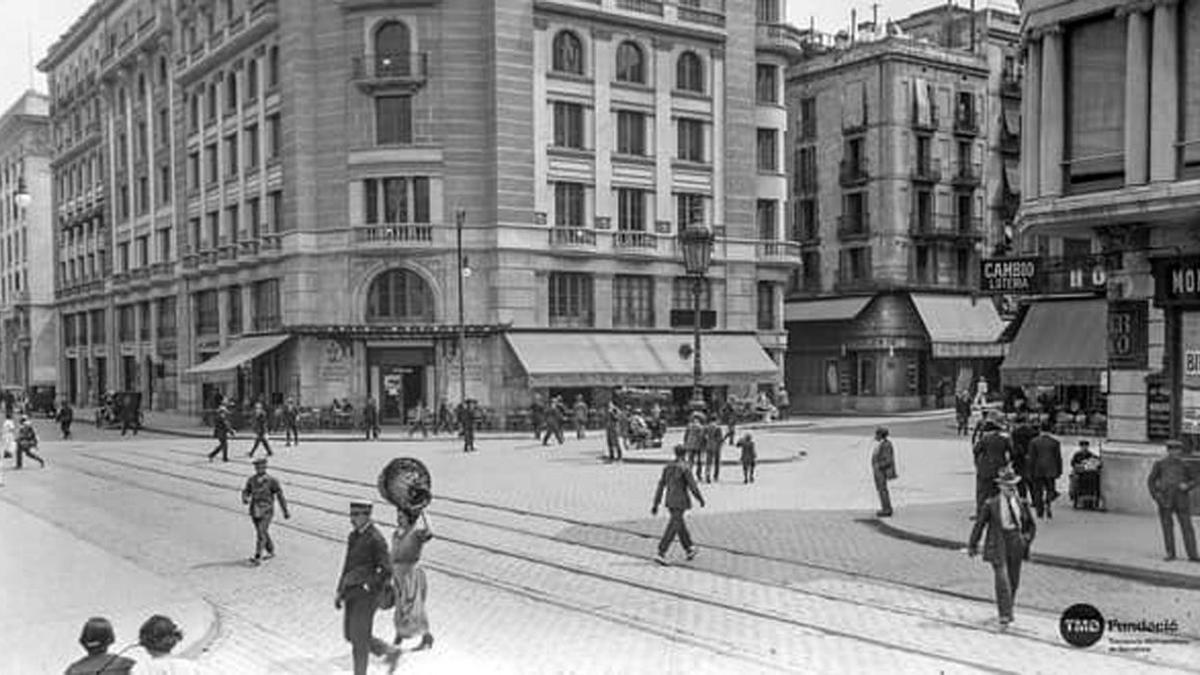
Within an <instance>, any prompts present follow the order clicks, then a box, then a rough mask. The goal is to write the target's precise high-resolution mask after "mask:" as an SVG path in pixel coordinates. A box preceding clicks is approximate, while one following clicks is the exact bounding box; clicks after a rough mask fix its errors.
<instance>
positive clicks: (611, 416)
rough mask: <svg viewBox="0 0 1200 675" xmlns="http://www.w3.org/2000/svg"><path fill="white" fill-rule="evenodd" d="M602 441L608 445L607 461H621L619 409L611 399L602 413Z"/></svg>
mask: <svg viewBox="0 0 1200 675" xmlns="http://www.w3.org/2000/svg"><path fill="white" fill-rule="evenodd" d="M604 443H605V445H607V446H608V461H610V462H619V461H621V459H622V456H621V409H620V408H618V407H617V404H616V402H615V401H611V400H610V401H609V402H608V405H607V406H606V407H605V413H604Z"/></svg>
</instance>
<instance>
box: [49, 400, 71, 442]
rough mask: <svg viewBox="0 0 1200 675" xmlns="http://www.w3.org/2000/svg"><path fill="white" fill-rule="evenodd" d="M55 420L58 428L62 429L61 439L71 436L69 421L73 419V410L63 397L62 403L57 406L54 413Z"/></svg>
mask: <svg viewBox="0 0 1200 675" xmlns="http://www.w3.org/2000/svg"><path fill="white" fill-rule="evenodd" d="M54 419H55V421H57V422H58V428H59V429H60V430H61V431H62V437H63V440H64V441H65V440H68V439H70V438H71V422H74V421H75V411H74V410H72V409H71V404H70V403H69V402H68V401H67V400H66V399H63V402H62V405H60V406H59V407H58V412H57V413H55V414H54Z"/></svg>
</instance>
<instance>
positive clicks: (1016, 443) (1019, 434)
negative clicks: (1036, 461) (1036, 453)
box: [1012, 413, 1038, 499]
mask: <svg viewBox="0 0 1200 675" xmlns="http://www.w3.org/2000/svg"><path fill="white" fill-rule="evenodd" d="M1037 435H1038V431H1037V427H1035V426H1033V425H1032V424H1030V423H1029V418H1028V417H1026V416H1025V414H1024V413H1021V414H1019V415H1018V416H1017V426H1016V427H1015V428H1014V429H1013V431H1012V447H1013V450H1012V467H1013V470H1014V471H1016V472H1017V475H1018V476H1020V477H1021V482H1020V483H1018V484H1017V494H1019V495H1021V498H1022V499H1025V498H1028V497H1029V443H1030V442H1031V441H1033V439H1034V438H1036V437H1037Z"/></svg>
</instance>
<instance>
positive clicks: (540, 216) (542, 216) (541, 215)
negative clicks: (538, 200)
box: [533, 211, 546, 225]
mask: <svg viewBox="0 0 1200 675" xmlns="http://www.w3.org/2000/svg"><path fill="white" fill-rule="evenodd" d="M533 224H534V225H545V224H546V212H545V211H534V212H533Z"/></svg>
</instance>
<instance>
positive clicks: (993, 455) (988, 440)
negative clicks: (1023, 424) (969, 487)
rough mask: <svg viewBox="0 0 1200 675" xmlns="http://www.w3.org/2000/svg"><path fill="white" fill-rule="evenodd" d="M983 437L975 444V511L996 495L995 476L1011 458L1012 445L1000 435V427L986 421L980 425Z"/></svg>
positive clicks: (990, 421)
mask: <svg viewBox="0 0 1200 675" xmlns="http://www.w3.org/2000/svg"><path fill="white" fill-rule="evenodd" d="M980 428H981V430H982V434H983V436H982V437H981V438H980V439H979V441H978V442H976V443H975V449H974V455H975V510H976V511H978V510H979V507H981V506H982V505H983V502H984V500H986V499H987V498H988V497H991V496H993V495H995V494H996V483H995V479H996V475H997V474H998V473H999V472H1000V468H1001V467H1003V466H1005V465H1007V464H1008V463H1009V461H1010V460H1011V458H1012V444H1011V443H1010V442H1009V440H1008V439H1007V438H1005V437H1004V436H1003V435H1002V434H1001V433H1000V425H998V424H996V423H995V422H994V421H992V420H987V421H986V422H984V423H982V424H981V425H980Z"/></svg>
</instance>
